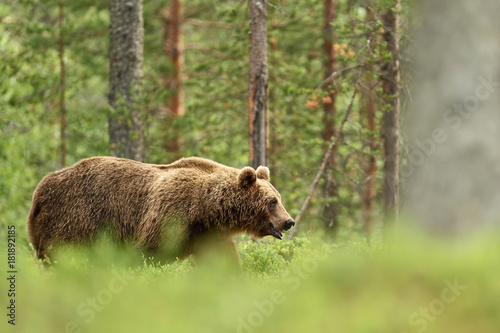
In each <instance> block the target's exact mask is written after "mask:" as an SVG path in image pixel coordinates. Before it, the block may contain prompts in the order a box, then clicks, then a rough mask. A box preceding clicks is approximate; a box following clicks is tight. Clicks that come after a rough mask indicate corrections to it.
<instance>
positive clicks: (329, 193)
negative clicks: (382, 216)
mask: <svg viewBox="0 0 500 333" xmlns="http://www.w3.org/2000/svg"><path fill="white" fill-rule="evenodd" d="M336 12H337V5H336V3H335V0H323V53H324V57H325V60H324V65H323V66H324V68H325V79H328V78H329V77H330V75H332V73H333V72H334V71H335V67H336V54H335V49H334V47H333V44H334V42H335V36H334V30H333V27H332V23H333V22H334V21H335V16H336ZM327 91H328V97H327V98H324V99H323V122H324V124H325V128H324V132H323V140H324V141H325V142H327V143H329V142H330V141H331V140H332V137H333V136H335V135H336V133H335V116H336V107H335V97H336V94H335V92H334V91H333V88H328V87H327ZM336 166H337V147H336V146H335V147H334V148H333V150H332V153H331V155H330V158H329V161H328V164H327V170H326V172H325V189H324V190H325V197H326V203H325V206H324V208H323V218H324V221H325V227H326V229H327V230H328V231H329V232H333V233H334V232H335V231H336V230H337V227H338V210H337V182H336V180H335V174H334V170H333V169H334V168H336Z"/></svg>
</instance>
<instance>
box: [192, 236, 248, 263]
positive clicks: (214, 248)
mask: <svg viewBox="0 0 500 333" xmlns="http://www.w3.org/2000/svg"><path fill="white" fill-rule="evenodd" d="M193 256H194V261H195V263H196V264H197V265H202V266H206V264H211V263H213V262H221V263H223V264H227V265H229V266H230V267H234V268H237V269H238V270H241V263H240V255H239V253H238V249H237V248H236V243H235V242H234V240H233V238H232V237H228V236H226V237H221V236H219V237H210V238H204V239H202V240H199V241H198V242H196V244H195V246H194V250H193Z"/></svg>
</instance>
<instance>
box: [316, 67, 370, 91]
mask: <svg viewBox="0 0 500 333" xmlns="http://www.w3.org/2000/svg"><path fill="white" fill-rule="evenodd" d="M364 66H365V64H360V65H355V66H350V67H345V68H341V69H339V70H336V71H334V72H333V73H332V74H330V76H329V77H327V78H326V79H325V80H324V81H323V82H321V84H320V86H319V87H320V88H321V89H323V88H325V87H326V86H327V85H328V84H329V83H335V78H336V77H337V76H340V75H343V74H344V73H345V72H349V71H352V70H354V69H358V68H362V67H364Z"/></svg>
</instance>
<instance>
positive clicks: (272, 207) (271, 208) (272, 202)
mask: <svg viewBox="0 0 500 333" xmlns="http://www.w3.org/2000/svg"><path fill="white" fill-rule="evenodd" d="M277 204H278V200H276V199H273V200H271V201H270V202H269V210H273V209H274V208H276V205H277Z"/></svg>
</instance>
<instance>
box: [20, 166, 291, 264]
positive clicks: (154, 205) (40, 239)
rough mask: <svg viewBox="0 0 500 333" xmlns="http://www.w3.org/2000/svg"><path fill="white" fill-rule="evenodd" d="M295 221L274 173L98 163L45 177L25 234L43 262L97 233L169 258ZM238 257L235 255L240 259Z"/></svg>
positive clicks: (268, 231)
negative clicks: (201, 244)
mask: <svg viewBox="0 0 500 333" xmlns="http://www.w3.org/2000/svg"><path fill="white" fill-rule="evenodd" d="M287 221H291V217H290V215H289V214H288V213H287V212H286V210H285V208H284V207H283V205H282V204H281V196H280V194H279V193H278V191H277V190H276V189H275V188H274V187H273V186H272V185H271V184H270V183H269V170H268V169H267V168H265V167H259V168H258V169H257V171H255V170H254V169H252V168H250V167H245V168H243V169H241V170H238V169H235V168H231V167H227V166H225V165H222V164H219V163H216V162H213V161H210V160H207V159H202V158H197V157H190V158H183V159H180V160H178V161H176V162H174V163H172V164H168V165H154V164H145V163H140V162H135V161H132V160H127V159H121V158H114V157H93V158H89V159H85V160H82V161H80V162H78V163H76V164H75V165H73V166H71V167H69V168H66V169H63V170H60V171H56V172H53V173H50V174H48V175H47V176H46V177H45V178H44V179H43V180H42V181H41V182H40V184H39V185H38V186H37V188H36V189H35V192H34V194H33V204H32V207H31V211H30V213H29V216H28V221H27V225H28V232H29V237H30V240H31V243H32V244H33V247H34V248H35V250H36V255H37V257H38V258H44V259H46V260H48V249H49V246H50V245H52V244H56V243H61V242H62V243H64V242H70V243H75V242H76V243H89V242H91V241H93V240H94V239H95V238H96V236H97V234H98V232H99V231H103V232H106V233H109V234H111V235H113V237H115V238H116V239H117V240H119V241H127V240H129V241H132V242H134V243H135V244H136V246H138V247H141V248H143V249H146V250H152V251H155V252H165V253H167V252H168V253H169V255H171V256H180V257H183V256H187V255H189V254H191V253H192V252H193V250H195V249H196V248H197V243H198V241H199V240H200V239H202V238H204V237H207V236H213V237H215V238H216V239H219V240H220V242H223V243H227V245H228V248H232V249H235V247H234V243H233V241H232V236H233V235H234V234H236V233H241V232H246V233H249V234H251V235H253V236H256V237H264V236H267V235H273V230H272V229H273V228H274V229H276V230H279V231H281V230H283V229H285V222H287ZM235 254H237V253H235Z"/></svg>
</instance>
